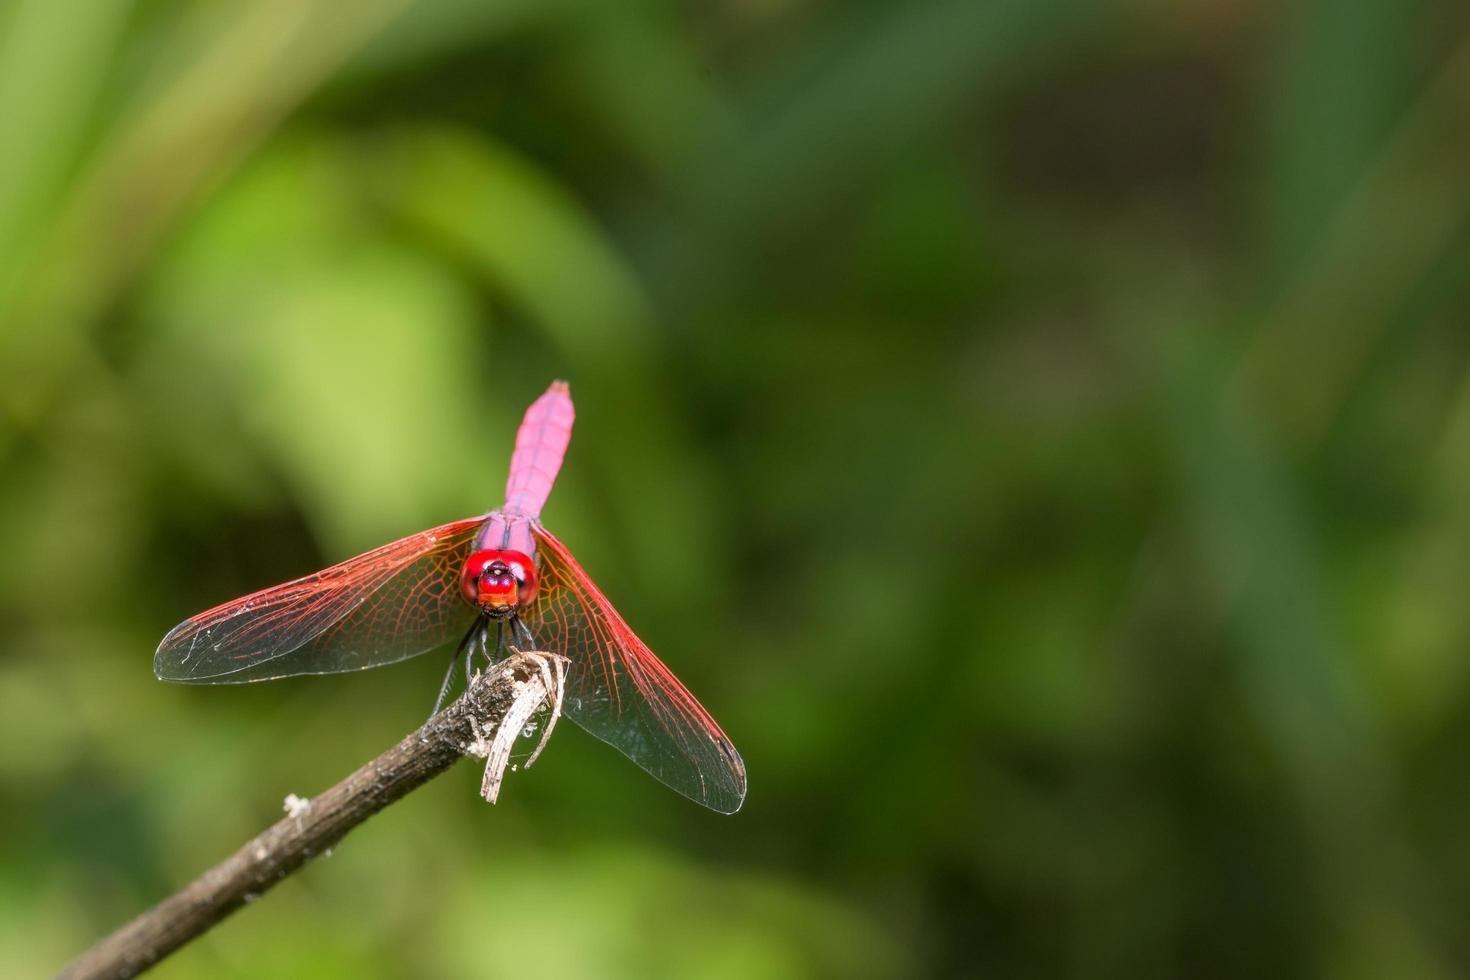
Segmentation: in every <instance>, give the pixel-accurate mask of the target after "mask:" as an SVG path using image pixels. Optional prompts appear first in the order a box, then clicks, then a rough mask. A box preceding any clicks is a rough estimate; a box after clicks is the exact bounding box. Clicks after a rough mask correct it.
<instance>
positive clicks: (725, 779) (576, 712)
mask: <svg viewBox="0 0 1470 980" xmlns="http://www.w3.org/2000/svg"><path fill="white" fill-rule="evenodd" d="M534 533H535V536H536V543H537V546H538V551H539V553H540V557H541V571H540V574H541V585H540V592H539V594H538V598H537V600H536V603H535V605H534V606H533V607H532V609H531V610H530V611H529V612H528V613H527V614H526V615H524V616H523V617H522V618H523V619H524V620H525V621H526V623H527V624H528V625H529V626H530V628H531V632H532V633H533V634H534V635H535V637H536V640H537V645H538V647H539V648H540V649H543V650H549V651H552V652H555V653H562V654H565V655H566V656H567V657H569V658H570V659H571V661H572V663H571V667H570V668H569V671H568V676H567V694H566V702H565V706H564V710H565V713H566V715H567V716H568V717H570V718H571V719H572V720H573V721H575V722H576V723H577V724H578V725H580V726H582V727H583V728H584V729H586V730H587V731H588V732H590V733H591V734H593V735H595V736H597V737H598V738H600V739H602V740H603V741H604V742H606V743H608V744H609V745H611V746H613V747H614V748H616V749H617V750H618V751H620V752H622V753H623V754H624V755H626V756H627V757H628V758H630V759H632V760H633V761H634V762H636V763H637V764H638V765H639V766H641V767H642V768H643V769H644V770H645V771H647V772H648V773H649V774H650V775H652V776H653V777H655V778H656V779H658V780H659V781H660V782H662V783H664V784H665V785H667V786H669V787H671V788H672V789H674V790H677V791H678V792H680V793H682V794H684V795H685V796H687V797H689V798H690V799H692V800H694V801H696V802H698V803H701V804H703V805H704V806H707V807H709V808H710V809H712V810H717V811H719V812H721V813H734V812H735V811H736V810H738V809H740V805H741V803H743V802H744V800H745V763H744V762H743V761H741V758H740V754H739V753H738V752H736V751H735V746H734V745H732V744H731V743H730V740H729V739H728V738H726V737H725V733H724V732H723V731H721V730H720V726H719V725H718V724H716V723H715V720H714V719H713V718H711V717H710V715H709V712H707V711H705V710H704V708H703V707H702V706H701V705H700V703H699V702H698V701H697V700H695V698H694V695H692V694H690V693H689V690H688V688H686V687H685V686H684V685H683V684H681V683H680V682H679V679H678V678H677V677H675V676H674V675H673V673H672V672H671V671H670V670H669V669H668V667H666V666H664V664H663V662H662V661H660V660H659V659H658V657H656V656H654V654H653V652H652V651H651V650H649V649H648V647H647V646H645V645H644V643H643V641H642V640H640V639H638V637H637V635H636V634H634V632H633V630H632V629H631V628H630V627H629V626H628V624H627V623H626V622H624V620H623V617H622V616H620V615H618V612H617V610H616V609H614V608H613V606H612V603H610V602H609V601H608V600H607V597H606V596H604V595H603V594H602V592H601V590H599V589H598V588H597V586H596V585H595V584H593V582H592V580H591V579H590V578H588V577H587V573H586V572H584V571H582V568H581V566H580V565H578V564H577V560H576V559H575V558H573V557H572V555H571V553H570V552H568V551H567V549H566V547H565V546H564V545H563V544H562V543H561V542H560V541H558V540H557V539H556V538H555V537H554V536H553V535H552V534H551V533H550V532H548V531H547V530H546V529H545V528H543V527H541V526H539V525H536V526H535V528H534Z"/></svg>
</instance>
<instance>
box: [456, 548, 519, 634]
mask: <svg viewBox="0 0 1470 980" xmlns="http://www.w3.org/2000/svg"><path fill="white" fill-rule="evenodd" d="M459 584H460V590H461V591H462V592H463V593H464V597H465V601H467V602H469V603H470V605H472V606H478V607H479V608H480V609H482V610H484V612H485V614H486V615H488V616H489V617H490V618H492V619H508V618H509V617H511V616H513V615H514V614H515V612H516V610H518V609H521V608H524V607H525V606H528V605H530V604H531V603H532V602H533V601H535V599H536V566H535V564H534V563H533V562H532V561H531V559H530V558H529V557H528V556H527V555H526V554H525V553H524V552H520V551H506V550H500V549H486V550H483V551H476V552H475V553H474V554H472V555H470V556H469V558H467V559H465V563H464V570H463V571H462V572H461V573H460V577H459Z"/></svg>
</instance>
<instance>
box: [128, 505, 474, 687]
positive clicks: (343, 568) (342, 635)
mask: <svg viewBox="0 0 1470 980" xmlns="http://www.w3.org/2000/svg"><path fill="white" fill-rule="evenodd" d="M483 520H484V518H480V517H472V518H466V519H465V520H462V521H455V522H454V523H452V524H445V525H443V526H442V527H436V528H432V529H430V530H428V531H423V532H421V533H419V534H413V535H410V536H408V537H406V538H402V539H400V540H398V541H394V542H393V543H391V544H385V545H383V546H382V547H381V548H375V549H373V550H372V551H369V552H367V553H365V554H361V555H358V556H357V557H356V558H349V559H348V560H347V561H344V562H342V563H341V564H338V565H333V566H332V567H331V568H327V569H323V570H322V571H320V572H316V573H315V574H312V575H308V576H306V577H305V578H299V579H296V580H295V581H292V582H286V583H285V584H283V585H277V586H273V587H271V588H269V589H262V590H261V591H259V592H255V593H252V594H251V595H248V596H245V597H243V598H240V599H236V600H234V601H233V602H227V603H225V604H224V605H222V606H216V607H215V608H213V609H210V610H208V611H206V612H202V613H200V614H199V615H197V616H195V617H193V618H192V619H188V620H185V621H184V622H182V623H180V624H179V625H178V626H176V627H174V629H173V630H172V631H171V632H170V633H169V634H168V636H166V637H164V638H163V642H162V643H160V644H159V646H158V652H157V653H156V654H154V657H153V672H154V673H155V674H157V675H158V677H159V679H161V680H166V681H179V682H182V683H186V684H239V683H244V682H246V681H260V680H271V679H274V678H277V677H290V676H294V675H297V674H332V673H338V672H341V671H349V670H363V669H365V668H368V667H378V666H381V665H383V664H390V663H394V662H396V661H399V660H404V659H407V658H408V657H414V656H417V655H418V654H421V653H427V652H428V651H430V650H432V649H434V648H436V647H439V646H442V645H444V644H445V643H448V642H450V641H451V640H454V639H456V638H457V637H458V634H459V633H460V632H462V631H463V630H464V629H465V628H467V627H468V626H469V623H470V620H471V619H473V618H474V616H475V610H474V609H473V608H472V607H471V606H470V605H469V604H468V603H466V602H465V601H464V600H463V599H461V598H460V594H459V573H460V568H461V566H462V565H463V563H464V559H465V557H466V555H467V554H468V553H469V548H470V543H471V541H472V540H473V539H474V536H475V530H476V529H477V528H478V527H479V526H480V524H481V523H482V522H483Z"/></svg>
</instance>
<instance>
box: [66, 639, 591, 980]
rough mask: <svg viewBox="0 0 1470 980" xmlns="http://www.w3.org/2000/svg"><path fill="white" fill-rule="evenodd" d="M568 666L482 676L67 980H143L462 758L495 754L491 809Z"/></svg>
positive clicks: (528, 666)
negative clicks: (515, 747)
mask: <svg viewBox="0 0 1470 980" xmlns="http://www.w3.org/2000/svg"><path fill="white" fill-rule="evenodd" d="M563 665H564V658H562V657H559V656H555V655H552V654H545V653H540V652H535V651H531V652H526V653H520V652H517V653H515V654H513V655H512V656H510V657H508V658H506V659H505V660H504V661H502V662H501V663H500V664H497V665H496V666H495V667H494V668H493V669H491V670H490V671H489V672H488V673H485V674H481V675H479V676H477V677H476V678H475V679H474V681H473V682H472V683H471V684H470V685H469V689H468V690H467V691H465V693H464V694H463V695H462V696H461V697H460V698H459V700H457V701H455V702H454V703H453V704H452V705H450V706H449V707H448V708H445V709H444V710H443V711H441V712H439V713H438V714H437V715H435V716H434V717H433V718H430V719H429V720H428V721H427V722H425V723H424V725H423V726H422V727H421V728H419V729H418V730H417V731H415V732H414V733H412V734H411V735H409V736H408V737H407V738H405V739H404V740H403V741H401V742H399V743H398V744H397V745H395V746H394V747H393V748H391V749H389V750H388V751H387V752H384V753H383V754H382V755H380V756H378V757H377V758H376V759H374V760H373V761H372V762H369V763H368V764H367V765H365V766H363V767H362V768H361V769H359V770H357V771H356V772H354V773H353V774H352V775H350V776H348V777H347V778H346V779H344V780H342V781H341V782H340V783H338V784H337V785H335V786H333V787H332V788H331V789H329V790H327V791H326V792H324V793H322V794H321V795H319V796H317V797H315V798H313V799H309V800H304V799H301V798H299V797H297V796H296V795H295V794H292V795H291V796H288V797H287V798H286V809H287V815H286V816H285V817H283V818H282V819H281V820H278V821H277V822H276V823H275V824H274V825H273V826H272V827H270V829H268V830H266V831H265V832H264V833H262V834H260V835H259V836H257V837H255V838H254V839H253V840H251V841H249V842H248V843H246V844H245V846H244V847H242V848H240V849H239V850H238V851H236V852H235V853H234V854H232V855H230V857H228V858H226V859H225V860H224V861H222V862H220V863H219V864H217V865H215V866H214V867H213V868H211V869H210V870H208V871H206V872H205V873H204V874H202V875H200V876H199V877H198V878H196V879H195V880H194V881H192V882H190V883H189V884H188V885H186V886H185V887H184V888H183V889H182V890H180V891H179V892H177V893H176V894H174V895H172V896H171V897H169V898H166V899H164V900H163V901H162V902H159V903H158V904H157V905H155V906H154V907H153V908H151V909H149V910H148V911H147V912H144V913H143V914H142V915H140V916H138V917H137V918H136V919H134V920H133V921H132V922H129V923H128V924H127V925H125V926H123V927H122V928H120V929H118V930H117V931H116V932H114V933H113V934H112V935H110V936H108V937H106V938H105V939H103V940H101V941H100V942H98V943H97V944H96V945H95V946H93V947H92V948H91V949H89V950H87V952H85V953H83V954H82V955H81V956H80V957H78V958H77V959H76V960H75V961H73V962H72V963H71V964H70V965H68V966H67V967H66V968H65V969H64V970H62V972H61V974H60V976H61V977H62V978H65V980H82V978H101V977H132V976H136V975H137V974H139V973H141V972H143V971H144V970H146V969H148V968H149V967H151V966H152V965H153V964H155V963H157V962H158V961H159V960H160V959H162V958H163V957H165V956H167V955H168V954H169V953H171V952H173V951H174V950H176V949H178V948H179V947H180V946H182V945H184V944H185V943H187V942H189V941H190V940H192V939H194V938H196V937H198V936H200V935H201V934H203V933H204V932H205V931H206V930H207V929H209V928H210V927H211V926H213V925H214V924H215V923H217V922H219V921H220V920H221V919H223V918H224V917H225V916H227V915H229V914H230V913H231V912H233V911H235V910H236V909H237V908H239V907H240V906H241V905H244V904H245V903H247V902H251V901H254V900H255V899H256V898H258V897H260V895H262V894H263V893H264V892H266V891H267V890H268V889H270V888H271V887H272V886H274V885H275V884H276V883H277V882H280V881H282V880H283V879H284V878H285V877H286V876H287V875H289V874H291V873H292V872H293V871H295V870H296V869H297V868H299V867H301V866H302V865H303V864H305V863H306V862H307V861H308V860H310V859H311V858H312V857H315V856H316V855H318V854H321V853H323V852H325V851H326V850H328V849H329V848H331V847H332V846H333V845H335V844H336V843H337V842H338V841H340V840H341V839H342V838H343V837H344V836H346V834H347V832H348V831H350V830H352V828H354V827H356V826H357V825H358V824H360V823H362V822H363V821H364V820H366V819H367V818H368V817H370V816H372V815H373V814H374V813H377V812H378V811H379V810H381V809H383V808H384V807H386V806H388V805H389V804H390V803H394V802H396V801H398V800H399V799H402V798H403V797H404V796H405V795H407V794H408V793H409V792H410V791H412V790H414V789H416V788H418V787H419V786H422V785H423V784H424V783H426V782H428V781H429V780H430V779H432V778H434V777H435V776H437V775H439V774H440V773H442V772H444V771H445V770H446V769H448V768H449V767H450V766H451V765H453V764H454V762H455V761H456V760H457V759H459V758H460V757H461V756H464V755H486V754H487V750H493V751H492V752H490V753H489V758H488V759H487V763H486V771H485V784H484V785H485V791H486V798H487V799H490V800H491V802H494V794H493V792H492V783H493V790H495V791H498V789H499V785H500V779H501V776H502V774H503V770H504V767H505V765H506V763H507V762H508V761H509V754H510V746H511V744H512V743H513V742H514V741H515V737H516V735H518V734H519V733H520V731H521V729H522V727H523V726H524V725H525V724H526V722H527V720H529V719H530V717H531V716H532V715H533V714H534V713H535V711H536V709H537V708H538V707H539V706H540V705H541V704H542V703H543V702H546V703H548V704H550V705H551V707H552V712H553V714H552V717H551V718H549V719H548V722H547V728H546V730H545V732H544V734H543V736H542V744H543V745H544V744H545V738H546V737H547V736H549V735H550V733H551V726H552V725H553V724H555V715H556V713H557V711H556V709H557V708H558V707H559V705H560V702H561V684H562V681H563V680H564V677H565V675H564V673H563ZM487 737H489V738H490V739H491V741H489V742H487V741H486V738H487ZM502 742H503V743H504V750H503V751H500V748H501V746H500V743H502ZM536 751H537V753H539V752H540V749H539V748H538V749H537V750H536ZM534 758H535V756H534V755H533V756H532V759H533V760H534ZM527 764H528V765H529V763H527ZM492 770H493V772H492ZM492 776H493V778H492Z"/></svg>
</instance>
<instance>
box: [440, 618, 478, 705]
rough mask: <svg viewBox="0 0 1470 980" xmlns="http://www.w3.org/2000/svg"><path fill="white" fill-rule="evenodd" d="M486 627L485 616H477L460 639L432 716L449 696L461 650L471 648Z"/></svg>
mask: <svg viewBox="0 0 1470 980" xmlns="http://www.w3.org/2000/svg"><path fill="white" fill-rule="evenodd" d="M484 627H485V617H483V616H480V617H477V618H476V619H475V621H474V622H473V623H471V624H470V628H469V631H468V632H467V633H465V635H464V638H463V639H461V640H460V641H459V646H457V647H455V648H454V655H453V656H451V657H450V658H449V669H448V670H446V671H445V672H444V683H443V684H440V685H439V697H438V699H437V700H436V701H435V702H434V710H433V711H430V712H429V717H430V718H432V717H434V716H435V715H437V714H438V713H439V709H440V708H442V707H443V706H444V699H445V698H447V697H448V696H449V688H450V685H452V684H453V683H454V665H455V664H456V663H458V662H459V653H460V651H461V650H468V649H469V648H471V647H473V646H474V642H473V641H474V639H475V636H476V634H481V635H483V634H484V631H485V630H484ZM466 656H468V654H466ZM466 663H468V661H466ZM465 676H466V679H468V677H469V673H468V669H466V674H465Z"/></svg>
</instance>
